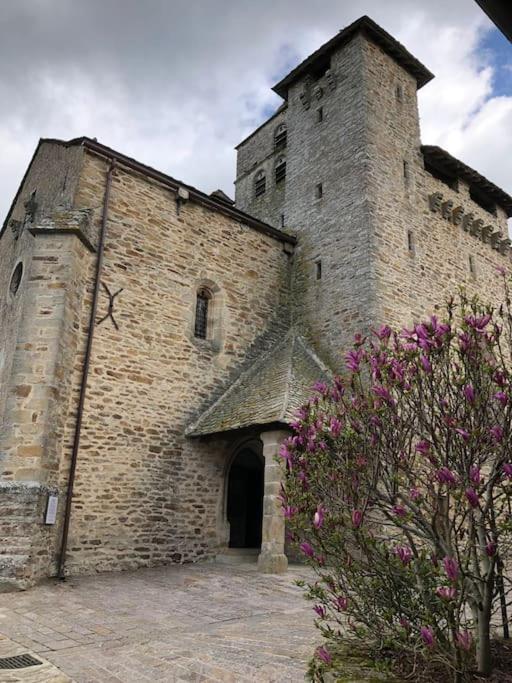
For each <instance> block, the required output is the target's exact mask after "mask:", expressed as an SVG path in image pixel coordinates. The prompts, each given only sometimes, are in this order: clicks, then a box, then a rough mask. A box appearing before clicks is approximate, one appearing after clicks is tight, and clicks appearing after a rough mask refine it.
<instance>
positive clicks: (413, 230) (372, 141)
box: [365, 42, 510, 327]
mask: <svg viewBox="0 0 512 683" xmlns="http://www.w3.org/2000/svg"><path fill="white" fill-rule="evenodd" d="M365 63H366V68H365V70H366V73H367V97H368V103H367V107H368V109H367V110H368V151H369V159H370V173H369V197H370V201H371V208H372V216H373V234H374V250H373V254H374V261H375V274H376V278H377V288H376V295H377V307H376V316H375V324H376V325H377V324H380V323H383V322H386V323H388V324H392V325H394V326H397V327H401V326H403V325H409V324H410V323H412V322H413V321H417V320H418V319H419V318H421V317H423V316H425V315H427V314H431V313H433V312H434V311H435V307H436V306H438V305H442V304H443V303H444V301H445V300H446V298H447V297H448V296H450V295H455V294H456V293H457V291H458V289H459V287H461V286H463V287H464V288H465V289H466V291H467V292H468V294H470V295H473V294H478V295H479V296H480V297H481V298H482V300H483V301H485V302H488V303H492V304H499V303H500V302H501V301H502V290H501V287H500V277H499V275H498V272H497V267H498V266H501V267H504V268H506V269H507V270H509V269H510V252H509V250H508V249H507V250H506V251H505V253H500V252H499V251H498V250H497V249H494V248H493V247H492V246H491V244H490V243H485V242H483V241H482V240H481V239H479V238H478V237H477V236H473V235H471V234H470V232H468V231H466V230H465V229H464V227H463V225H462V223H459V224H458V225H457V224H454V220H453V217H452V218H451V219H447V218H443V215H442V210H441V209H439V210H437V211H432V210H431V208H430V206H429V196H430V195H432V194H433V193H435V192H440V193H441V194H442V195H443V200H442V201H443V202H444V201H448V200H452V201H453V207H459V206H460V207H462V208H463V209H464V212H465V214H469V213H473V214H474V217H475V219H482V221H483V224H484V225H491V226H493V229H494V230H495V231H498V230H500V231H501V232H502V233H503V235H504V236H507V235H508V231H507V222H506V215H505V212H504V210H503V209H502V208H500V207H498V208H497V215H496V216H494V215H492V214H490V213H488V212H487V211H486V210H485V209H483V208H481V206H479V205H478V204H476V203H475V202H474V201H473V200H472V199H471V197H470V196H469V187H468V184H467V183H466V182H464V181H462V180H459V182H458V190H454V189H452V188H451V187H449V186H448V185H447V184H445V183H444V182H442V181H441V180H439V179H437V178H435V177H434V176H433V175H431V174H430V173H429V172H428V171H426V170H425V168H424V158H423V154H422V152H421V149H420V131H419V118H418V111H417V99H416V83H415V81H414V79H413V78H412V77H411V76H409V75H408V74H407V73H406V72H405V71H404V70H403V69H402V68H401V67H400V66H399V65H398V64H397V63H396V62H395V61H394V60H392V59H391V58H390V57H389V56H388V55H387V54H385V53H384V52H383V51H382V50H380V49H379V48H378V47H377V46H375V45H374V44H372V43H369V42H367V43H366V44H365ZM397 85H400V86H401V97H397ZM404 162H405V163H406V165H405V166H404ZM456 222H457V221H456ZM470 257H471V261H472V264H471V268H472V269H473V270H474V273H472V272H471V269H470Z"/></svg>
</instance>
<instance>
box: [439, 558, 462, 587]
mask: <svg viewBox="0 0 512 683" xmlns="http://www.w3.org/2000/svg"><path fill="white" fill-rule="evenodd" d="M443 567H444V571H445V572H446V576H447V577H448V578H449V579H450V581H451V582H452V583H457V579H458V578H459V564H458V562H457V560H456V559H455V558H454V557H445V558H444V560H443Z"/></svg>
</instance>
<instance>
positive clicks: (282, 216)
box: [281, 213, 284, 228]
mask: <svg viewBox="0 0 512 683" xmlns="http://www.w3.org/2000/svg"><path fill="white" fill-rule="evenodd" d="M281 227H282V228H284V213H282V214H281Z"/></svg>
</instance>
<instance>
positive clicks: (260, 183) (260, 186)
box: [254, 171, 267, 197]
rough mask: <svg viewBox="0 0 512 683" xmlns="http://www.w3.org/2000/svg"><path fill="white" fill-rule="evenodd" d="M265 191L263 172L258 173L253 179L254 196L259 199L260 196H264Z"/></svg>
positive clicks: (265, 184)
mask: <svg viewBox="0 0 512 683" xmlns="http://www.w3.org/2000/svg"><path fill="white" fill-rule="evenodd" d="M266 189H267V178H266V176H265V172H264V171H258V173H256V177H255V179H254V196H255V197H259V196H260V195H262V194H265V190H266Z"/></svg>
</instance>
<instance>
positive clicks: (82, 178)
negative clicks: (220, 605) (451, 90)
mask: <svg viewBox="0 0 512 683" xmlns="http://www.w3.org/2000/svg"><path fill="white" fill-rule="evenodd" d="M431 78H432V74H431V73H430V72H429V71H428V70H427V69H426V68H425V67H424V66H423V65H422V64H421V63H420V62H418V60H416V59H415V58H414V57H413V56H412V55H411V54H410V53H409V52H408V51H407V50H406V49H405V47H403V46H402V45H400V44H399V43H398V42H397V41H396V40H395V39H394V38H393V37H392V36H390V35H389V34H388V33H386V32H385V31H384V30H383V29H382V28H380V27H379V26H377V25H376V24H375V23H374V22H373V21H372V20H371V19H369V18H367V17H363V18H361V19H359V20H358V21H356V22H354V23H353V24H351V25H350V26H348V27H347V28H345V29H344V30H343V31H341V32H339V33H337V34H336V35H335V36H334V38H332V39H331V40H330V41H329V42H327V43H326V44H325V45H323V46H322V47H320V48H319V49H318V50H317V51H316V52H315V53H314V54H313V55H311V56H310V57H308V58H307V59H306V60H305V61H304V62H302V63H301V64H300V65H298V66H297V67H296V68H295V69H294V70H293V71H291V73H290V74H288V75H287V76H286V77H285V78H284V79H282V80H281V81H280V82H279V83H278V84H277V85H276V86H275V87H274V90H275V91H276V92H277V93H278V94H279V95H280V96H281V97H282V99H283V103H282V105H281V106H280V107H279V109H278V111H277V112H276V113H275V114H274V115H273V116H271V117H270V119H269V120H268V121H267V122H265V123H264V124H263V125H262V126H260V127H259V128H258V129H257V130H256V131H254V132H253V133H252V134H251V135H250V136H249V137H248V138H247V139H246V140H244V141H243V142H242V143H241V144H240V145H239V146H238V165H237V179H236V201H235V202H233V201H232V200H230V199H229V198H228V197H226V195H224V193H222V192H220V191H217V192H215V193H213V194H212V195H206V194H204V193H202V192H200V191H199V190H196V189H195V188H193V187H190V186H188V185H184V184H183V183H180V182H179V181H177V180H175V179H173V178H171V177H169V176H166V175H165V174H163V173H160V172H158V171H156V170H154V169H151V168H149V167H147V166H144V165H143V164H140V163H139V162H137V161H136V160H134V159H130V158H128V157H127V156H125V155H123V154H121V153H119V152H117V151H115V150H112V149H110V148H108V147H106V146H105V145H102V144H100V143H98V142H96V141H95V140H91V139H88V138H79V139H75V140H71V141H69V142H63V141H60V140H41V141H40V143H39V145H38V147H37V149H36V152H35V154H34V157H33V159H32V161H31V163H30V165H29V167H28V169H27V172H26V174H25V177H24V179H23V181H22V183H21V186H20V189H19V191H18V193H17V194H16V196H15V198H14V200H13V203H12V207H11V210H10V212H9V214H8V216H7V219H6V222H5V225H4V228H3V231H2V233H1V240H0V290H1V291H2V297H1V302H0V316H1V317H0V320H1V325H0V418H1V423H0V424H1V432H0V585H1V586H2V587H3V588H25V587H27V586H29V585H31V584H33V583H34V582H36V581H37V580H39V579H42V578H44V577H48V576H54V575H55V574H56V573H57V571H59V570H60V572H61V573H62V574H66V573H91V572H95V571H103V570H121V569H132V568H136V567H140V566H152V565H157V564H165V563H170V562H188V561H196V560H200V559H207V558H212V557H215V556H216V555H218V554H222V553H226V552H228V553H235V554H236V553H249V554H251V553H252V552H254V553H259V560H258V566H259V568H260V569H261V570H262V571H267V572H281V571H284V570H285V569H286V565H287V557H286V549H285V542H284V536H285V533H284V523H283V520H282V518H281V515H280V511H279V482H280V477H281V475H282V472H281V471H280V469H279V466H278V465H277V464H276V460H275V456H276V454H277V452H278V449H279V444H280V442H281V441H282V439H283V438H284V437H285V436H286V434H287V429H288V425H289V423H290V420H291V419H292V416H293V412H294V410H296V408H297V407H298V406H299V405H300V404H301V402H302V401H304V400H305V399H306V398H307V396H308V392H309V389H310V386H311V384H312V383H313V381H314V380H315V378H322V377H326V376H328V375H329V374H330V373H331V372H333V371H337V370H339V369H340V368H341V366H342V360H343V354H344V351H345V350H346V348H347V345H348V344H350V342H351V339H352V337H353V335H354V334H355V333H356V332H360V331H363V332H364V331H368V330H369V329H371V328H372V327H374V326H376V325H379V324H381V323H383V322H384V321H385V322H387V323H389V324H392V325H403V324H410V323H411V322H412V321H413V320H416V319H417V318H418V317H420V316H422V315H425V314H427V313H430V312H432V311H433V310H434V309H435V306H436V305H437V304H439V303H442V302H443V300H444V298H445V296H446V295H447V294H450V293H454V292H456V290H457V288H458V287H459V286H461V285H463V286H465V287H466V288H467V290H468V292H469V293H470V294H472V293H478V294H479V295H480V296H482V297H483V298H484V299H485V300H487V301H489V302H490V303H496V302H498V301H499V299H500V289H499V284H498V277H497V272H496V269H497V268H498V267H500V268H505V269H506V270H507V271H509V270H510V253H511V252H510V242H509V240H508V237H507V223H506V219H507V217H508V216H510V215H512V198H511V197H510V196H509V195H507V194H506V193H505V192H504V191H503V190H501V189H499V188H498V187H496V186H495V185H494V184H493V183H491V182H490V181H488V180H487V179H486V178H484V177H483V176H481V175H480V174H479V173H477V172H476V171H474V170H473V169H471V168H469V167H468V166H466V165H465V164H463V163H462V162H460V161H458V160H457V159H455V158H453V157H452V156H450V155H449V154H448V153H447V152H445V151H444V150H442V149H440V148H437V147H431V146H424V145H422V143H421V140H420V129H419V118H418V109H417V90H418V89H419V88H420V87H423V86H425V85H426V84H427V83H428V81H429V80H430V79H431ZM91 311H92V318H93V319H92V324H91ZM70 487H72V489H73V492H72V495H70V494H69V491H70ZM55 504H56V506H57V507H56V514H53V510H54V506H55Z"/></svg>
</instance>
